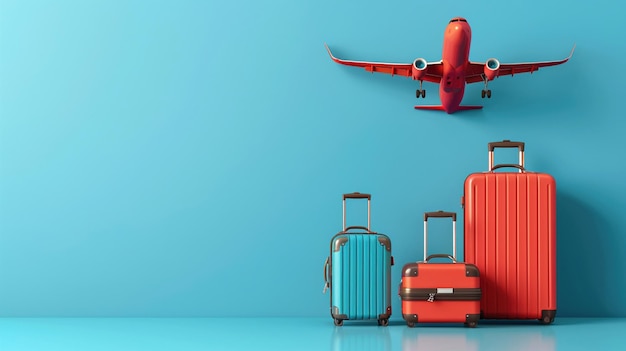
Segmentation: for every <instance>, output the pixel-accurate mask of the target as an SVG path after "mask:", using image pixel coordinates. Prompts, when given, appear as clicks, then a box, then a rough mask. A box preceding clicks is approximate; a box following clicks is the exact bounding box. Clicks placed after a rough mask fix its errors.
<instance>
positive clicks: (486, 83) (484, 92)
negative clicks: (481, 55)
mask: <svg viewBox="0 0 626 351" xmlns="http://www.w3.org/2000/svg"><path fill="white" fill-rule="evenodd" d="M483 82H485V89H483V91H482V92H481V93H480V97H482V98H483V99H484V98H485V96H486V97H487V99H491V90H489V88H488V87H487V85H488V83H489V80H488V79H487V77H486V76H485V75H483Z"/></svg>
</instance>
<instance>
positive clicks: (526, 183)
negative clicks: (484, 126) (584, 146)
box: [462, 140, 556, 324]
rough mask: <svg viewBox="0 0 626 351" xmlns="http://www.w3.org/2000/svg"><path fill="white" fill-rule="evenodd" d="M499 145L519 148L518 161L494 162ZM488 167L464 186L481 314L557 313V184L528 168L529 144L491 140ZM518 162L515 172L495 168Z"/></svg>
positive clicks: (550, 316)
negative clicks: (525, 148) (525, 152)
mask: <svg viewBox="0 0 626 351" xmlns="http://www.w3.org/2000/svg"><path fill="white" fill-rule="evenodd" d="M496 148H518V149H519V164H502V165H496V166H494V162H493V159H494V158H493V153H494V149H496ZM488 151H489V171H488V172H483V173H473V174H470V175H469V176H468V177H467V178H466V180H465V185H464V196H463V200H462V203H463V205H464V220H465V227H464V229H465V230H464V235H465V237H464V238H465V240H464V245H465V256H464V259H465V261H466V262H471V263H473V264H475V265H476V266H477V267H478V269H479V270H480V276H481V288H482V299H481V318H486V319H538V320H540V321H541V322H542V323H544V324H549V323H552V322H553V321H554V316H555V314H556V184H555V181H554V178H553V177H552V176H550V175H549V174H545V173H534V172H528V171H526V170H525V169H524V143H523V142H511V141H509V140H504V141H502V142H494V143H489V144H488ZM501 167H516V168H517V169H516V171H515V172H494V171H495V170H496V169H498V168H501Z"/></svg>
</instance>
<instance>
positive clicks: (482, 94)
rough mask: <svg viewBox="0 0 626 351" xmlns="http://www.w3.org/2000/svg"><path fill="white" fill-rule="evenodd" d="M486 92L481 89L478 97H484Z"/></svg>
mask: <svg viewBox="0 0 626 351" xmlns="http://www.w3.org/2000/svg"><path fill="white" fill-rule="evenodd" d="M486 94H487V92H486V91H484V90H483V91H481V92H480V97H481V98H483V99H484V98H485V95H486Z"/></svg>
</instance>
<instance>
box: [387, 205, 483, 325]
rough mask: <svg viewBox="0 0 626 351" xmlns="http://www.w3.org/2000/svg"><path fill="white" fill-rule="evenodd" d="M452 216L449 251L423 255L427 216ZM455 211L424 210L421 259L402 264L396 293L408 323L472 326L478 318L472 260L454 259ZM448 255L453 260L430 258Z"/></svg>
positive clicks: (477, 291)
mask: <svg viewBox="0 0 626 351" xmlns="http://www.w3.org/2000/svg"><path fill="white" fill-rule="evenodd" d="M429 217H451V218H452V229H453V230H452V242H453V253H452V255H447V254H434V255H430V256H426V247H427V244H428V218H429ZM455 256H456V213H454V212H443V211H439V212H426V213H424V261H423V262H411V263H408V264H406V265H404V267H403V268H402V280H401V281H400V287H399V291H398V294H399V295H400V299H401V300H402V318H404V320H405V321H406V323H407V325H408V326H409V327H414V326H415V324H416V323H418V322H420V323H421V322H424V323H433V322H452V323H454V322H459V323H465V325H466V326H469V327H475V326H476V324H477V323H478V319H479V318H480V295H481V291H480V278H479V273H478V269H477V268H476V266H475V265H473V264H467V263H463V262H457V261H456V258H455ZM433 258H448V259H450V260H452V262H453V263H434V262H430V260H431V259H433Z"/></svg>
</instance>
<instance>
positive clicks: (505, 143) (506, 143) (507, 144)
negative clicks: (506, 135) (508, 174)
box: [487, 140, 524, 172]
mask: <svg viewBox="0 0 626 351" xmlns="http://www.w3.org/2000/svg"><path fill="white" fill-rule="evenodd" d="M487 148H488V149H489V171H490V172H491V171H493V170H495V169H498V168H502V167H515V168H517V169H519V171H520V172H524V142H522V141H510V140H502V141H494V142H491V143H489V144H487ZM496 148H517V149H518V150H519V164H501V165H495V166H494V164H493V151H494V150H495V149H496Z"/></svg>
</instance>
